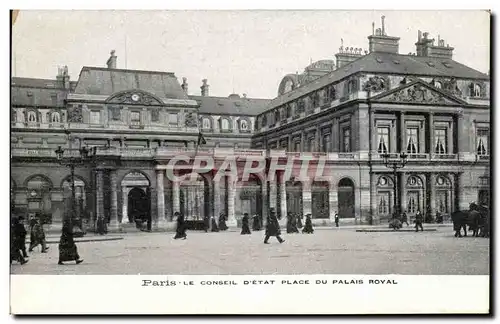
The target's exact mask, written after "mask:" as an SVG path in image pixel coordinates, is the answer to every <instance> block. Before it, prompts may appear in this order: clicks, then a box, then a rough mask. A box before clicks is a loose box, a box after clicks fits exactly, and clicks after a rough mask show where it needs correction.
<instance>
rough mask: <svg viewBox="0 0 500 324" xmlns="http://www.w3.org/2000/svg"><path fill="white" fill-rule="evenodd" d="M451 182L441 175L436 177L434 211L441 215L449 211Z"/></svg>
mask: <svg viewBox="0 0 500 324" xmlns="http://www.w3.org/2000/svg"><path fill="white" fill-rule="evenodd" d="M450 209H451V182H450V180H449V179H448V178H447V177H445V176H443V175H438V176H437V177H436V212H439V213H440V214H441V215H443V214H449V213H450V212H451V210H450Z"/></svg>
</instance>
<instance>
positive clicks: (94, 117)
mask: <svg viewBox="0 0 500 324" xmlns="http://www.w3.org/2000/svg"><path fill="white" fill-rule="evenodd" d="M90 123H91V124H94V125H100V124H101V111H99V110H91V111H90Z"/></svg>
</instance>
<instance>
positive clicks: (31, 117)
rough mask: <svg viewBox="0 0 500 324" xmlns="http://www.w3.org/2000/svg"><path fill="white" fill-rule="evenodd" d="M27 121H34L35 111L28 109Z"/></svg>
mask: <svg viewBox="0 0 500 324" xmlns="http://www.w3.org/2000/svg"><path fill="white" fill-rule="evenodd" d="M28 122H29V123H36V112H34V111H33V110H31V111H28Z"/></svg>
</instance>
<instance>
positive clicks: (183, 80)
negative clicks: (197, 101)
mask: <svg viewBox="0 0 500 324" xmlns="http://www.w3.org/2000/svg"><path fill="white" fill-rule="evenodd" d="M181 87H182V90H184V92H185V93H186V94H188V83H187V78H182V84H181Z"/></svg>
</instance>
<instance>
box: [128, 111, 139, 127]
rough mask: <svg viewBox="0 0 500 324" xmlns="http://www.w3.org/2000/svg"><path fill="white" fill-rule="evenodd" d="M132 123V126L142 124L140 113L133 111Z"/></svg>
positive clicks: (131, 115) (131, 114) (131, 113)
mask: <svg viewBox="0 0 500 324" xmlns="http://www.w3.org/2000/svg"><path fill="white" fill-rule="evenodd" d="M130 122H131V123H132V124H140V123H141V113H140V112H139V111H131V112H130Z"/></svg>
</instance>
